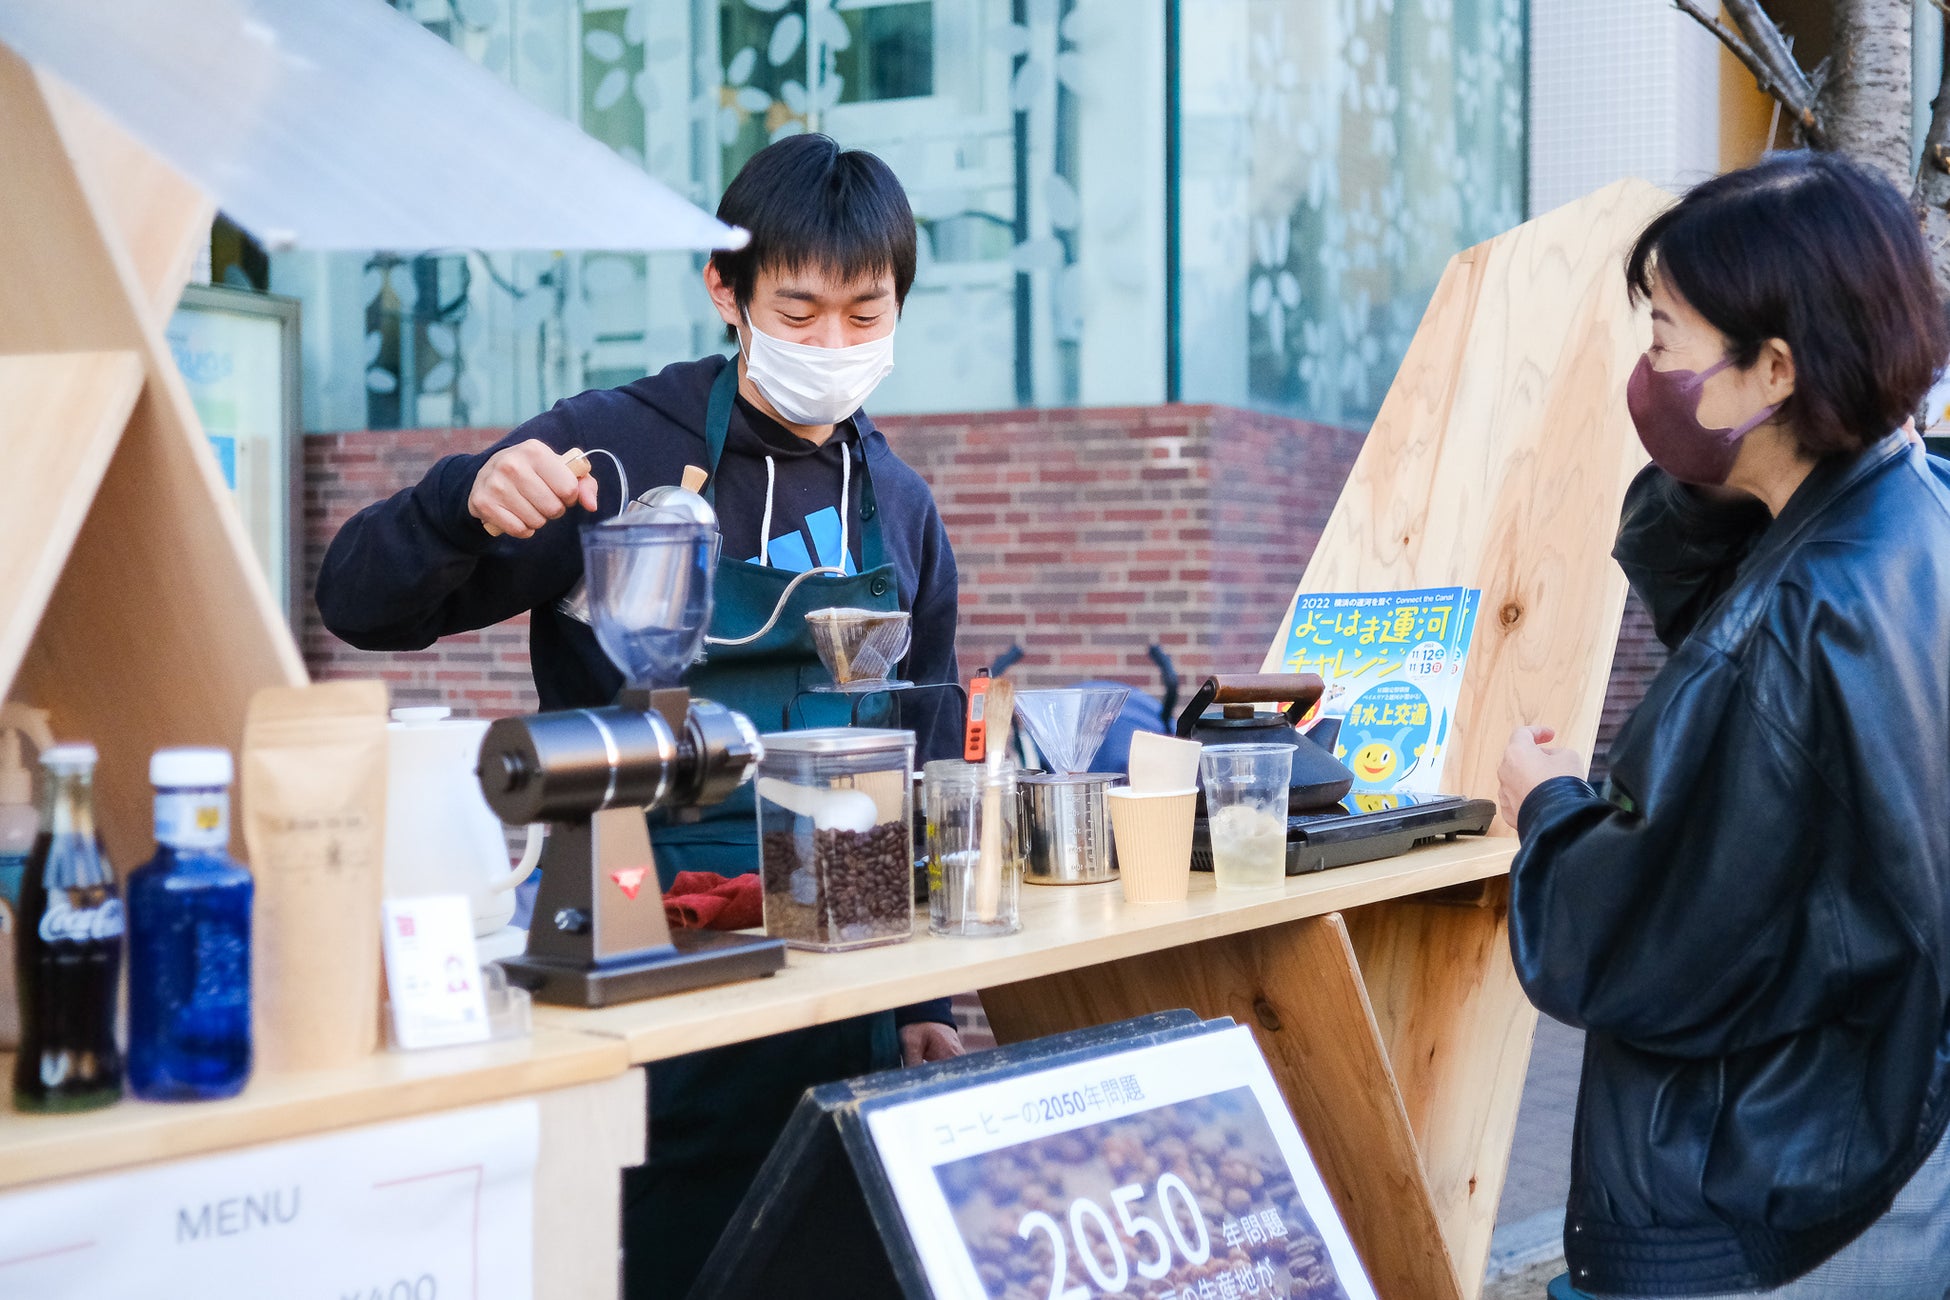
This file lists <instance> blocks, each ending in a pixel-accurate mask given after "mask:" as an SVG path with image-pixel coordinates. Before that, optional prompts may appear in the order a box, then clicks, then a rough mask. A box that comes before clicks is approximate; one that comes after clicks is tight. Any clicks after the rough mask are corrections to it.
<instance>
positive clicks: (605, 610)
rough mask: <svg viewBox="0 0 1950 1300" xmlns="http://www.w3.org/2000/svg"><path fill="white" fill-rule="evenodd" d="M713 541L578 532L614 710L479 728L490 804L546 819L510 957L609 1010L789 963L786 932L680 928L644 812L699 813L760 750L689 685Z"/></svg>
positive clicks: (677, 527) (530, 980)
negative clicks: (520, 942)
mask: <svg viewBox="0 0 1950 1300" xmlns="http://www.w3.org/2000/svg"><path fill="white" fill-rule="evenodd" d="M717 551H718V534H717V532H716V530H715V529H713V528H712V527H710V526H709V525H708V524H702V523H696V522H686V523H677V522H610V523H605V524H598V525H592V526H589V527H586V528H584V529H583V530H582V554H583V576H584V581H585V583H586V586H587V596H588V602H589V612H590V615H591V626H592V627H593V628H594V630H595V633H596V639H597V641H598V642H599V643H600V644H601V645H602V647H603V650H604V652H605V653H606V654H608V655H609V657H610V659H611V660H612V661H613V662H614V663H615V664H616V666H617V667H618V668H619V669H620V670H622V673H623V676H624V678H625V680H626V681H627V682H628V685H626V686H625V687H624V688H623V690H622V691H621V692H619V693H618V695H617V697H616V701H615V703H613V704H611V705H609V706H608V707H606V708H600V709H564V710H561V711H559V712H553V713H534V714H528V715H526V716H524V717H515V718H502V719H500V720H499V721H497V722H495V723H494V724H493V725H492V726H491V727H489V728H488V732H487V735H486V736H485V737H483V738H482V741H481V757H480V765H479V768H478V771H479V775H480V781H481V792H482V793H483V794H484V795H485V796H486V797H487V802H488V806H489V807H490V808H492V809H494V811H495V813H496V815H498V816H499V817H500V818H501V820H502V821H504V822H506V823H508V824H509V825H516V826H518V825H525V824H529V823H533V822H541V821H545V822H548V823H550V830H549V836H548V841H547V844H546V847H544V848H543V850H542V856H541V869H542V884H541V891H540V893H539V894H537V896H536V899H535V914H534V919H533V921H532V922H531V923H530V925H529V929H528V947H527V950H526V951H525V952H524V953H523V954H522V955H521V956H519V957H515V958H511V959H508V960H506V961H504V962H502V965H503V967H504V968H505V969H506V970H507V972H508V978H509V980H510V981H511V982H513V983H515V984H519V985H521V986H522V987H524V988H527V989H529V990H530V991H531V992H533V993H534V995H535V996H536V997H537V998H538V999H539V1000H541V1001H543V1002H553V1003H557V1004H560V1005H566V1006H583V1007H601V1006H609V1005H611V1004H613V1003H617V1002H632V1001H635V1000H637V999H640V998H647V997H653V996H655V995H657V994H661V993H675V992H680V991H682V990H684V989H692V988H700V987H703V986H705V985H710V984H723V983H728V982H730V981H732V980H738V979H747V978H750V977H752V976H757V975H769V974H771V973H772V972H773V971H776V970H779V969H780V968H781V967H783V966H784V965H785V945H784V944H783V943H781V942H780V941H779V940H776V939H766V938H760V937H754V936H749V935H741V934H728V933H723V932H719V931H713V930H679V931H677V932H675V933H674V934H673V933H672V931H671V929H670V927H669V925H668V924H667V923H666V922H665V920H664V904H663V889H662V886H661V885H660V883H659V881H658V879H657V867H656V863H655V861H654V860H653V859H652V857H651V851H650V834H649V828H648V826H647V824H646V822H645V818H644V814H645V813H646V812H647V811H649V810H650V809H653V808H663V809H667V810H669V811H670V813H671V815H672V816H674V817H677V818H680V819H681V818H683V817H684V816H685V815H686V814H687V813H688V814H689V815H691V816H695V815H696V811H697V810H698V809H701V808H704V807H706V806H708V805H711V804H715V803H718V802H721V801H722V800H723V799H724V798H725V797H726V796H727V795H729V794H731V792H732V791H734V790H736V789H737V788H738V787H739V786H741V785H743V784H744V783H745V782H746V781H748V780H750V779H751V777H752V774H753V772H754V771H755V770H756V768H757V766H758V761H759V759H760V758H762V757H763V756H764V747H763V746H762V745H761V744H760V743H759V739H758V731H757V729H756V728H754V727H753V726H752V724H751V721H750V719H748V718H746V717H745V716H744V715H743V714H742V713H736V712H734V711H732V710H731V709H728V708H726V707H724V706H723V705H721V704H715V703H713V702H711V701H710V700H701V699H692V698H691V696H690V692H689V691H687V690H686V689H685V688H684V687H683V686H682V685H680V684H679V683H680V682H681V680H682V677H683V673H684V670H685V669H686V668H688V667H689V666H690V665H691V663H692V661H693V660H694V659H696V657H697V654H698V651H699V650H700V649H701V648H702V646H703V643H704V633H705V628H706V626H707V625H708V624H709V622H710V617H711V575H712V571H713V568H714V566H715V564H716V562H717ZM752 865H753V867H754V868H756V867H757V865H758V864H757V862H756V860H754V862H753V864H752Z"/></svg>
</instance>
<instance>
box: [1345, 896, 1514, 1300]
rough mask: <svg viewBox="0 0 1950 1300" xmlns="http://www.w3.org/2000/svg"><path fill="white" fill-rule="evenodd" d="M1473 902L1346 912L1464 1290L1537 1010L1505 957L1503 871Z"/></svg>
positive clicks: (1475, 1262) (1496, 1182) (1492, 1211)
mask: <svg viewBox="0 0 1950 1300" xmlns="http://www.w3.org/2000/svg"><path fill="white" fill-rule="evenodd" d="M1491 886H1492V887H1491V889H1490V890H1489V891H1488V892H1487V893H1486V895H1485V898H1484V900H1483V902H1482V903H1481V904H1480V905H1475V906H1471V905H1454V904H1445V903H1432V902H1425V901H1417V900H1415V899H1397V900H1393V901H1390V902H1385V903H1375V904H1371V905H1369V906H1367V907H1363V908H1359V909H1356V910H1354V911H1351V912H1349V913H1348V914H1347V926H1348V933H1349V937H1350V939H1351V941H1352V943H1353V946H1354V951H1355V952H1356V954H1357V955H1358V957H1359V959H1360V964H1361V973H1362V976H1363V978H1364V981H1365V983H1366V986H1367V991H1368V996H1369V998H1370V1000H1371V1002H1372V1004H1373V1007H1374V1014H1375V1020H1376V1022H1377V1023H1378V1025H1379V1027H1380V1033H1381V1039H1382V1042H1383V1043H1384V1044H1385V1045H1386V1050H1387V1055H1388V1060H1389V1063H1390V1065H1391V1067H1392V1072H1393V1075H1394V1078H1395V1081H1396V1083H1397V1084H1398V1086H1399V1088H1400V1096H1401V1100H1402V1104H1403V1106H1404V1108H1405V1109H1406V1111H1407V1113H1408V1122H1409V1124H1410V1126H1411V1127H1412V1128H1413V1130H1414V1133H1415V1142H1416V1147H1417V1149H1418V1150H1419V1151H1420V1152H1421V1155H1422V1170H1423V1173H1424V1174H1425V1175H1426V1178H1427V1185H1428V1188H1429V1192H1430V1194H1431V1196H1432V1197H1433V1201H1434V1206H1435V1213H1436V1217H1437V1218H1438V1220H1439V1221H1440V1222H1441V1225H1442V1236H1443V1240H1444V1241H1445V1242H1446V1243H1447V1244H1448V1248H1449V1255H1450V1257H1451V1258H1452V1259H1454V1260H1455V1262H1456V1267H1457V1273H1458V1275H1459V1277H1460V1278H1461V1279H1462V1289H1463V1294H1464V1295H1465V1296H1470V1297H1473V1296H1475V1295H1476V1294H1477V1293H1478V1292H1479V1290H1480V1289H1481V1286H1482V1277H1483V1270H1484V1268H1485V1266H1486V1265H1487V1263H1488V1260H1489V1250H1490V1237H1491V1234H1492V1233H1493V1232H1494V1231H1495V1229H1496V1208H1497V1202H1498V1200H1499V1199H1501V1197H1502V1194H1503V1179H1504V1175H1505V1173H1506V1172H1507V1170H1508V1168H1509V1163H1510V1144H1511V1141H1512V1139H1513V1138H1514V1136H1515V1133H1516V1126H1517V1105H1518V1103H1519V1101H1520V1100H1521V1099H1522V1095H1523V1079H1524V1072H1525V1070H1526V1069H1527V1068H1528V1066H1529V1063H1530V1040H1531V1035H1532V1034H1533V1033H1534V1032H1535V1030H1536V1027H1537V1012H1536V1010H1535V1009H1534V1008H1532V1007H1531V1005H1530V1002H1529V999H1527V998H1526V997H1525V996H1524V993H1523V989H1522V987H1521V986H1520V985H1519V984H1518V983H1517V976H1516V971H1515V970H1514V969H1513V968H1512V967H1511V965H1510V934H1509V917H1508V907H1507V900H1508V897H1509V885H1508V882H1507V881H1504V880H1497V881H1494V882H1491Z"/></svg>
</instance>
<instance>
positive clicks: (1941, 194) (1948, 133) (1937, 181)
mask: <svg viewBox="0 0 1950 1300" xmlns="http://www.w3.org/2000/svg"><path fill="white" fill-rule="evenodd" d="M1910 202H1911V203H1912V204H1914V205H1915V208H1916V213H1917V216H1918V217H1919V218H1920V219H1921V220H1922V222H1923V239H1924V242H1926V243H1927V244H1928V245H1929V249H1930V267H1931V269H1932V270H1933V271H1934V272H1935V273H1936V283H1937V288H1938V290H1939V291H1940V292H1942V293H1943V294H1944V295H1945V297H1946V300H1947V301H1950V81H1946V82H1945V84H1944V87H1943V89H1941V90H1939V91H1938V92H1937V96H1936V103H1935V104H1934V105H1932V107H1931V113H1930V131H1929V134H1928V135H1926V136H1924V137H1923V161H1922V164H1921V165H1920V166H1918V167H1917V169H1916V189H1915V190H1914V192H1912V193H1911V194H1910Z"/></svg>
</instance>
